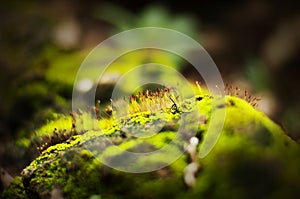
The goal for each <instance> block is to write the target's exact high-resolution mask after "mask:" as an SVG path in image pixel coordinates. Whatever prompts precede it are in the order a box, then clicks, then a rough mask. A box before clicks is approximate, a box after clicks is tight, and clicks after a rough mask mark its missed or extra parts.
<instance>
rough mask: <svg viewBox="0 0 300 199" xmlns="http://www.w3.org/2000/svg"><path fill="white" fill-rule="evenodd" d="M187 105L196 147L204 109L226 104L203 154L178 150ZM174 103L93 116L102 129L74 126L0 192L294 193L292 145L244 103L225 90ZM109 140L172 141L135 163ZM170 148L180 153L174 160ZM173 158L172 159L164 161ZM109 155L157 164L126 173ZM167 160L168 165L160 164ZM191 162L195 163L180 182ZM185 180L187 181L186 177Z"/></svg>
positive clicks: (140, 147) (150, 146)
mask: <svg viewBox="0 0 300 199" xmlns="http://www.w3.org/2000/svg"><path fill="white" fill-rule="evenodd" d="M195 107H198V108H199V109H197V110H199V112H200V113H201V114H200V117H196V116H195V117H194V115H193V114H190V115H189V116H188V118H187V120H186V121H188V122H185V124H184V125H185V127H186V128H185V129H190V130H195V129H194V128H195V126H194V125H193V123H197V122H198V123H199V126H197V129H196V135H195V137H196V138H197V139H198V140H199V141H200V143H199V145H197V150H200V149H201V144H202V142H203V140H204V138H205V136H206V134H205V133H206V131H207V129H208V125H209V123H210V119H211V112H213V111H216V112H217V111H221V110H223V109H225V108H226V119H225V123H224V127H223V130H222V132H221V135H220V137H219V139H218V141H217V143H216V145H215V146H214V148H213V149H212V151H211V152H210V153H209V154H208V155H207V156H205V157H204V158H199V157H198V156H197V157H195V156H193V155H191V153H192V152H190V151H189V150H187V151H185V149H186V146H187V144H188V143H189V140H190V139H189V138H190V137H189V132H184V133H183V134H182V135H181V136H182V139H179V140H176V139H175V137H176V136H177V135H178V129H179V126H180V118H181V117H182V116H183V113H188V112H190V113H192V112H193V111H192V110H194V109H193V108H195ZM173 108H174V106H173ZM175 108H176V110H175V111H174V110H170V111H164V112H163V113H162V112H157V113H156V114H155V113H147V112H141V113H136V114H134V115H132V116H130V117H129V118H124V119H123V120H120V121H117V122H116V121H114V120H111V119H110V118H106V119H105V118H104V119H100V120H99V124H100V126H102V130H97V129H96V130H90V129H89V130H86V131H84V128H85V126H84V125H82V126H81V127H80V132H79V130H78V129H77V134H76V135H75V134H74V135H73V134H72V135H71V136H70V138H68V139H66V140H64V141H63V142H62V143H58V144H55V145H53V146H50V147H48V148H47V149H45V150H44V151H43V152H42V153H41V154H40V156H39V157H37V158H36V159H35V160H34V161H33V162H32V163H31V164H30V165H29V166H28V167H27V168H25V169H24V170H23V172H22V174H21V176H22V182H21V181H20V177H18V178H16V179H15V181H14V182H13V183H12V184H11V185H10V186H9V187H8V188H7V189H6V190H5V191H4V193H3V194H2V196H3V198H15V197H19V198H21V197H23V198H51V197H52V198H53V197H54V196H53V195H54V194H53V193H54V192H55V191H57V190H59V191H60V192H61V195H63V197H64V198H90V197H98V198H297V196H299V195H300V189H299V188H300V177H299V166H300V159H299V155H300V149H299V146H298V144H297V143H295V142H294V141H293V140H291V139H290V138H289V137H287V136H286V135H285V134H284V132H283V131H282V130H281V128H280V127H279V126H277V125H276V124H275V123H273V122H272V121H271V120H270V119H269V118H267V117H266V116H265V115H264V114H263V113H261V112H259V111H257V110H256V109H254V108H253V107H252V106H251V105H250V104H248V103H247V102H246V101H244V100H242V99H239V98H236V97H232V96H226V102H224V103H223V104H219V105H217V106H216V107H211V97H210V96H201V97H199V96H197V97H196V99H195V100H191V101H187V102H183V103H182V104H181V106H180V107H179V106H178V107H177V106H176V107H175ZM177 109H178V110H177ZM179 109H181V110H179ZM70 117H71V116H70ZM63 120H65V121H66V127H65V128H66V129H65V131H64V132H66V131H72V120H66V118H63ZM68 122H69V123H68ZM160 123H164V124H165V125H164V127H163V128H162V129H160V131H159V132H158V133H157V134H155V135H153V136H148V137H143V138H140V139H138V138H137V137H135V136H132V132H134V131H135V130H134V128H135V127H136V126H139V125H143V126H144V127H145V128H146V127H148V128H150V130H151V126H155V125H159V124H160ZM54 124H55V122H53V123H49V124H48V125H49V126H48V127H44V129H47V128H49V129H54V128H57V127H55V126H53V125H54ZM50 125H51V126H50ZM126 125H127V131H124V130H123V129H124V128H123V127H124V126H126ZM73 126H74V124H73ZM128 126H129V127H128ZM60 128H64V127H62V126H61V127H60ZM76 128H79V125H77V126H76ZM56 130H58V131H59V130H60V129H56ZM73 130H74V129H73ZM147 132H149V131H147ZM185 136H186V137H185ZM174 139H175V141H174ZM172 140H173V142H172V144H170V143H171V141H172ZM109 143H113V145H110V144H109ZM115 145H116V146H118V148H120V149H123V150H126V151H131V152H140V153H146V152H151V151H153V150H158V149H161V148H162V147H164V145H172V150H169V151H166V153H163V154H161V155H157V156H151V158H148V157H147V156H145V157H142V158H140V159H139V160H138V162H135V160H132V159H130V157H127V156H124V154H123V153H124V151H119V150H115V148H114V146H115ZM177 152H183V154H182V155H181V156H180V157H179V158H176V157H175V156H176V154H177ZM173 159H176V161H174V162H172V160H173ZM100 160H104V161H100ZM116 161H117V162H123V163H124V164H126V165H129V167H131V168H130V169H132V168H135V167H136V168H146V167H151V166H153V165H155V166H157V167H158V168H159V169H157V170H154V171H151V172H146V173H128V172H123V171H119V170H116V169H112V168H110V167H108V166H106V165H105V164H104V163H103V162H105V163H111V164H113V163H114V162H116ZM130 162H133V163H134V164H130ZM168 162H172V163H171V164H169V165H167V166H165V167H164V166H163V165H165V164H166V163H168ZM191 163H195V164H196V165H198V167H197V169H196V172H192V174H193V176H192V177H191V178H189V180H187V179H188V177H187V175H188V174H187V173H188V172H187V170H188V168H189V166H190V165H191ZM161 165H162V166H161ZM199 165H200V166H199ZM193 180H194V183H189V182H190V181H193ZM20 193H23V195H21V196H20Z"/></svg>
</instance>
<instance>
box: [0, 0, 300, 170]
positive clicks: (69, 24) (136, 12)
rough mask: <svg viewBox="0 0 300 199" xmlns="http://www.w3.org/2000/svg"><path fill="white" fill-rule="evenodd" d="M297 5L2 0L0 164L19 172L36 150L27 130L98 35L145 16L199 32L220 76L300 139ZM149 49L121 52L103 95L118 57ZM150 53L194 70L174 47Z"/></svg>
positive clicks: (46, 113)
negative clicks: (254, 99) (172, 51)
mask: <svg viewBox="0 0 300 199" xmlns="http://www.w3.org/2000/svg"><path fill="white" fill-rule="evenodd" d="M299 10H300V2H299V1H297V0H295V1H292V0H290V1H283V0H282V1H279V0H272V1H271V0H269V1H267V0H266V1H260V0H249V1H240V0H230V1H215V2H211V1H164V2H160V1H149V0H144V1H128V0H111V1H83V0H76V1H71V0H69V1H68V0H63V1H60V0H50V1H36V0H35V1H34V0H28V1H6V2H2V3H1V5H0V18H1V20H0V67H1V72H0V81H1V82H0V140H1V141H0V143H1V144H0V167H3V168H6V169H7V170H8V171H9V172H10V173H11V174H13V175H17V174H19V172H20V171H21V170H22V168H23V167H24V166H26V165H27V164H28V163H29V162H31V160H32V159H33V158H34V157H35V156H36V155H37V152H36V151H34V150H30V149H26V150H24V148H28V146H29V145H30V143H29V142H28V138H30V136H31V135H32V134H33V133H34V131H35V129H38V128H39V127H41V126H42V125H43V124H45V123H46V122H47V121H49V120H51V119H53V117H55V114H53V113H64V114H68V113H69V112H70V111H71V97H72V89H73V81H74V79H75V76H76V72H77V70H78V68H79V67H80V64H81V63H82V61H83V60H84V58H85V57H86V56H87V55H88V53H89V52H90V51H91V50H92V49H93V48H94V47H95V46H96V45H98V44H99V43H100V42H101V41H103V40H104V39H106V38H108V37H109V36H111V35H113V34H116V33H118V32H120V31H123V30H127V29H131V28H136V27H144V26H159V27H165V28H171V29H175V30H178V31H180V32H183V33H185V34H187V35H189V36H191V37H192V38H194V39H195V40H197V41H199V43H200V44H201V45H203V47H204V48H205V49H206V50H207V51H208V53H209V54H210V55H211V57H212V58H213V60H214V61H215V63H216V65H217V66H218V68H219V70H220V72H221V74H222V77H223V80H224V81H225V82H227V83H229V84H231V85H233V86H234V87H235V86H238V87H239V88H240V89H241V90H247V91H249V93H251V94H253V95H255V96H257V97H260V98H261V99H262V100H261V101H260V104H259V107H258V108H259V109H260V110H261V111H263V112H265V113H266V114H267V115H268V116H269V117H270V118H272V119H273V120H274V121H275V122H276V123H278V124H279V125H280V126H281V127H282V128H283V129H284V130H285V132H286V133H287V134H288V135H289V136H290V137H292V138H293V139H295V140H299V139H300V131H299V130H300V122H299V119H300V92H299V87H298V86H299V82H300V81H299V79H300V78H299V77H298V75H300V74H299V72H298V67H299V66H300V56H299V55H300V54H299V52H300V12H299ZM174 42H175V41H174ZM148 59H149V53H143V52H135V53H131V54H130V55H129V56H126V57H124V58H120V59H119V60H117V61H116V63H114V64H115V67H116V68H117V70H114V71H112V72H111V73H108V74H107V75H106V78H105V82H102V83H103V84H104V86H102V87H101V89H98V90H99V97H102V99H101V100H102V101H105V100H109V95H108V94H106V93H105V92H106V89H108V88H109V86H110V85H112V84H113V83H114V81H115V79H116V78H117V77H119V76H121V75H122V67H126V66H127V65H136V64H141V63H144V62H146V61H147V60H148ZM151 59H153V60H154V61H158V62H160V63H164V64H169V65H173V66H174V67H175V68H176V69H177V70H179V71H180V72H181V73H182V74H184V75H185V77H187V78H189V79H191V80H195V79H197V77H195V76H194V75H193V74H194V70H193V68H191V67H190V66H189V65H188V64H187V63H185V62H183V61H180V60H178V59H176V57H175V58H174V56H171V55H168V54H166V55H163V54H161V53H160V54H159V55H157V56H156V55H155V52H154V53H153V54H152V56H151ZM153 60H152V61H153ZM118 69H119V70H118ZM103 81H104V80H103ZM105 84H107V85H106V86H105Z"/></svg>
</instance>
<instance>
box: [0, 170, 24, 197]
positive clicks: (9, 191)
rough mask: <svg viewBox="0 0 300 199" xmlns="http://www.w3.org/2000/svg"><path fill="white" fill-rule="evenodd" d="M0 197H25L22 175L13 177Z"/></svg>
mask: <svg viewBox="0 0 300 199" xmlns="http://www.w3.org/2000/svg"><path fill="white" fill-rule="evenodd" d="M1 198H3V199H6V198H7V199H10V198H20V199H27V198H28V197H27V195H26V192H25V189H24V186H23V183H22V177H20V176H18V177H16V178H15V179H14V181H13V182H12V183H11V184H10V185H9V187H8V188H6V189H5V190H4V191H3V193H2V195H1Z"/></svg>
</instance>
